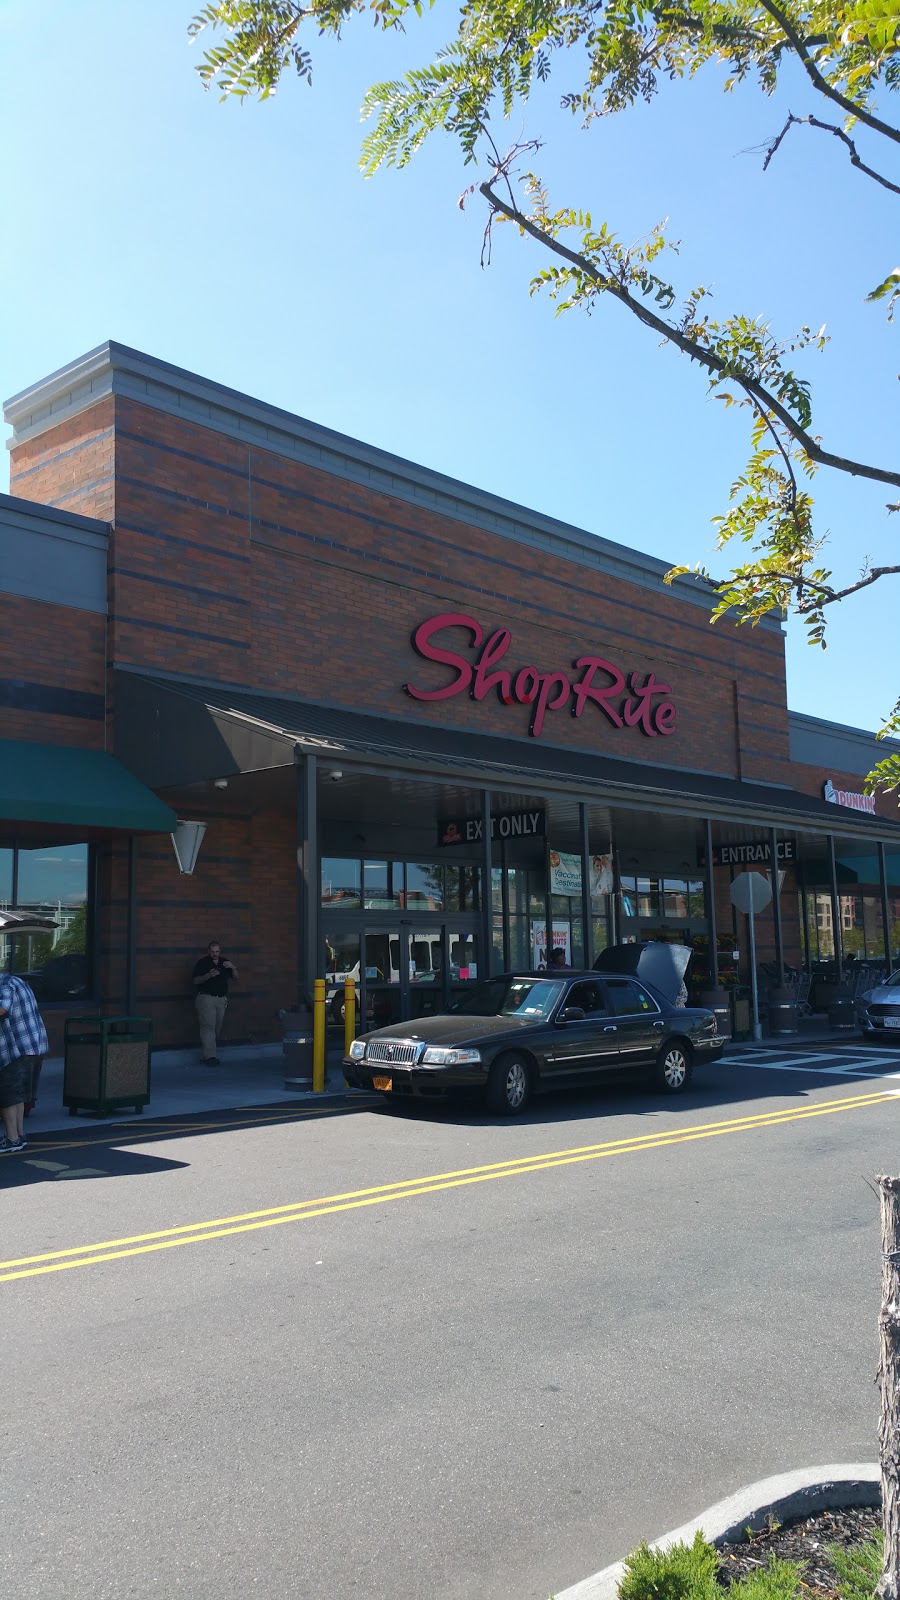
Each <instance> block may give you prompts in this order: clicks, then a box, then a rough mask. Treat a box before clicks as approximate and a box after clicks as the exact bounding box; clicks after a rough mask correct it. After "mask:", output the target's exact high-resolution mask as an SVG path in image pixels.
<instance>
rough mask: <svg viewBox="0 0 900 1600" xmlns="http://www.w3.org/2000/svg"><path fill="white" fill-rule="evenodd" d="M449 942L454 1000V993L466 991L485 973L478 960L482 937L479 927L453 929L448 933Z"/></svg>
mask: <svg viewBox="0 0 900 1600" xmlns="http://www.w3.org/2000/svg"><path fill="white" fill-rule="evenodd" d="M447 943H448V946H449V949H448V960H447V970H448V976H449V979H450V998H451V1000H452V999H453V996H454V995H458V994H462V993H464V992H465V990H466V989H467V988H468V987H469V985H470V984H472V983H478V982H479V981H480V980H481V978H482V977H484V976H485V974H484V973H482V971H481V968H480V966H479V961H478V957H479V944H480V939H479V931H478V930H477V929H475V928H471V929H470V928H463V929H461V930H459V931H457V930H456V929H453V930H452V931H451V932H449V933H448V935H447Z"/></svg>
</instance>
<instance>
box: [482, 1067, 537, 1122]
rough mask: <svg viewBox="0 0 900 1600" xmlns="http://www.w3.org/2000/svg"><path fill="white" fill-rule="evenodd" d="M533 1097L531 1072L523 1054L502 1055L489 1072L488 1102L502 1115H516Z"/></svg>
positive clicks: (493, 1109) (492, 1108)
mask: <svg viewBox="0 0 900 1600" xmlns="http://www.w3.org/2000/svg"><path fill="white" fill-rule="evenodd" d="M530 1099H531V1074H530V1072H529V1070H528V1065H527V1063H526V1061H525V1060H524V1058H523V1057H522V1056H501V1057H500V1059H499V1061H495V1062H494V1064H493V1066H492V1067H491V1070H490V1072H489V1073H488V1082H487V1102H488V1105H489V1106H490V1108H491V1110H492V1111H495V1112H496V1113H497V1115H498V1116H501V1117H515V1116H518V1114H519V1112H520V1111H524V1110H525V1107H526V1106H527V1104H528V1102H529V1100H530Z"/></svg>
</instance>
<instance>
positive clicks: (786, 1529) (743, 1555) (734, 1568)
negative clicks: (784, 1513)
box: [719, 1507, 881, 1596]
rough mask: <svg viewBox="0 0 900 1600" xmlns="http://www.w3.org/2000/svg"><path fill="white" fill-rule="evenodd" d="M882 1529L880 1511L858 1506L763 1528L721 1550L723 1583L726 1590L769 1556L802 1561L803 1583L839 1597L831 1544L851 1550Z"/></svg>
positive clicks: (814, 1589)
mask: <svg viewBox="0 0 900 1600" xmlns="http://www.w3.org/2000/svg"><path fill="white" fill-rule="evenodd" d="M880 1527H881V1511H880V1509H878V1508H877V1507H873V1508H872V1509H871V1510H870V1509H868V1508H864V1507H855V1508H853V1509H851V1510H847V1511H821V1512H819V1513H818V1515H816V1516H814V1517H806V1518H805V1519H804V1520H803V1521H802V1522H786V1523H784V1524H783V1526H781V1527H779V1528H775V1529H774V1530H773V1529H769V1528H763V1529H762V1531H761V1532H759V1533H754V1534H753V1535H752V1536H751V1537H750V1539H748V1540H747V1541H746V1542H744V1543H741V1544H723V1545H721V1546H720V1547H719V1555H720V1557H721V1561H722V1565H721V1568H720V1582H721V1583H722V1585H723V1587H724V1588H727V1587H728V1585H729V1584H730V1583H732V1582H734V1581H735V1580H736V1579H738V1578H745V1577H747V1576H749V1574H750V1573H751V1572H755V1571H757V1570H758V1568H759V1567H762V1566H765V1564H766V1561H767V1560H768V1558H769V1555H770V1554H771V1555H776V1556H779V1557H780V1558H781V1560H782V1561H800V1562H802V1563H803V1566H804V1568H805V1573H804V1582H805V1584H807V1585H808V1587H809V1589H810V1590H811V1591H812V1592H813V1593H814V1594H821V1595H834V1596H837V1595H839V1594H840V1588H839V1586H838V1576H837V1573H836V1572H835V1570H834V1567H833V1566H832V1565H831V1562H830V1561H829V1559H828V1555H827V1551H828V1548H829V1546H830V1545H833V1544H839V1545H846V1546H848V1547H850V1546H853V1545H855V1544H862V1543H863V1541H864V1540H866V1539H867V1538H868V1537H869V1536H870V1534H873V1533H876V1532H877V1531H878V1530H879V1529H880Z"/></svg>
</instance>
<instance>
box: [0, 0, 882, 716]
mask: <svg viewBox="0 0 900 1600" xmlns="http://www.w3.org/2000/svg"><path fill="white" fill-rule="evenodd" d="M191 12H192V5H191V0H128V4H127V5H123V4H122V0H66V3H65V4H64V3H62V0H56V3H55V4H53V5H51V7H50V10H49V14H48V12H47V11H45V10H41V9H38V10H36V9H35V7H34V5H33V4H32V3H29V0H0V54H2V59H3V61H4V94H3V100H2V105H0V126H2V135H3V139H2V148H3V151H4V155H5V162H4V201H5V205H4V211H5V218H6V228H5V230H4V233H5V249H4V252H3V267H2V277H3V282H2V289H3V306H4V315H3V319H2V326H0V388H2V391H3V394H4V395H10V394H12V393H14V392H15V391H16V390H18V389H20V388H23V387H24V386H25V385H26V384H28V383H30V382H32V381H33V380H35V379H36V378H38V377H40V376H42V375H43V374H45V373H46V372H49V371H51V370H52V369H53V368H55V367H57V366H60V365H61V364H63V363H64V362H66V361H68V360H70V359H72V358H73V357H74V356H76V355H78V354H80V353H82V352H83V351H85V350H87V349H90V348H91V347H93V346H94V345H97V344H99V343H100V342H102V340H104V339H106V338H114V339H118V340H121V341H122V342H124V343H126V344H130V345H134V346H137V347H138V348H140V349H144V350H147V351H149V352H151V353H152V354H154V355H157V356H160V357H162V358H163V359H166V360H169V361H173V362H176V363H177V364H179V365H181V366H184V367H187V368H190V369H192V370H194V371H198V372H201V373H204V374H206V375H208V376H210V377H212V378H215V379H218V380H219V381H221V382H223V383H226V384H230V385H232V386H234V387H235V388H238V389H242V390H245V391H247V392H248V393H250V394H254V395H258V396H260V397H261V398H263V399H265V400H269V401H271V402H273V403H275V404H277V405H281V406H285V407H287V408H288V409H290V410H292V411H295V412H299V413H300V414H301V415H304V416H307V417H311V418H313V419H315V420H316V421H318V422H321V423H324V424H326V425H328V426H330V427H334V428H338V429H340V430H342V431H344V432H346V433H349V434H351V435H353V436H354V437H357V438H360V439H364V440H367V441H369V442H371V443H373V444H376V445H379V446H381V447H382V448H384V449H388V450H392V451H395V452H397V453H398V454H400V455H403V456H406V457H409V458H411V459H412V460H415V461H420V462H422V463H424V464H425V465H428V466H431V467H434V468H437V469H439V470H441V471H444V472H448V473H451V474H453V475H454V476H456V477H459V478H462V479H464V480H467V481H469V482H471V483H474V484H477V485H479V486H480V487H483V488H485V489H489V490H492V491H494V492H495V493H498V494H501V495H506V496H508V497H509V498H511V499H514V500H518V501H520V502H522V503H524V504H525V505H530V506H534V507H536V508H539V509H540V510H542V511H546V512H548V513H551V514H552V515H554V516H558V517H561V518H563V519H564V520H567V521H570V522H573V523H575V524H576V525H578V526H580V527H584V528H587V529H588V530H591V531H594V532H596V533H600V534H603V535H605V536H606V537H608V538H612V539H616V540H620V541H621V542H622V543H624V544H629V545H632V546H635V547H637V548H639V549H643V550H647V551H650V552H652V553H654V554H656V555H659V556H661V557H663V558H664V559H666V560H672V561H675V560H685V561H689V562H693V561H698V560H701V561H707V562H709V563H710V564H712V563H713V557H712V555H711V550H712V544H713V532H712V528H711V526H710V518H711V517H712V516H713V515H714V514H715V513H716V512H719V511H722V510H724V509H725V502H726V499H727V490H728V486H729V484H730V481H731V478H732V476H733V475H734V474H735V472H736V471H738V470H739V469H740V467H741V465H742V460H743V452H744V446H745V432H744V423H743V421H741V420H737V419H736V413H735V412H733V411H732V412H730V413H728V414H726V413H725V410H724V407H722V406H721V405H720V404H718V403H717V402H715V401H713V400H711V399H709V398H708V397H707V395H706V391H705V385H704V383H703V380H702V377H701V376H700V374H699V373H697V372H695V371H693V370H692V369H691V368H690V367H689V366H688V364H687V362H686V361H685V360H684V359H683V358H681V357H679V356H677V355H676V354H675V353H674V352H673V351H671V350H663V351H661V350H659V349H658V348H657V346H656V343H655V340H654V338H653V337H652V336H651V335H648V334H646V333H644V332H643V331H642V330H640V329H639V328H637V327H636V326H634V325H633V323H632V321H631V319H630V318H628V317H627V315H626V313H624V312H622V311H620V310H619V309H618V308H617V307H616V306H615V305H612V304H610V305H608V306H603V307H601V308H600V310H598V312H597V313H595V315H594V316H592V317H591V318H587V317H584V316H579V315H576V314H572V313H570V314H569V315H568V316H566V317H563V318H561V319H556V318H555V317H554V315H553V308H552V306H551V304H550V302H549V301H547V300H544V299H543V298H542V297H540V296H538V297H535V298H534V299H530V298H529V295H528V282H529V279H530V276H531V275H532V274H533V273H534V272H536V271H538V270H539V268H540V266H541V265H542V264H543V262H542V256H541V252H540V250H539V249H538V247H537V246H533V245H531V244H529V243H524V244H523V243H522V242H521V241H519V239H518V238H517V237H516V236H515V235H514V234H513V232H512V230H511V229H500V230H498V233H497V236H496V239H495V248H494V260H493V264H492V266H491V267H490V269H489V270H488V271H483V270H482V269H481V268H480V266H479V250H480V242H481V232H482V228H483V214H482V211H481V210H480V208H479V205H478V204H476V203H472V204H471V205H470V206H469V207H468V208H467V209H466V211H464V212H461V211H460V210H459V208H458V206H457V198H458V195H459V193H460V191H461V190H462V188H463V187H464V185H465V184H466V183H468V182H470V181H471V179H472V177H474V176H476V175H477V174H475V173H473V172H472V171H471V169H469V172H468V173H466V172H464V170H463V169H462V167H461V165H460V160H459V157H458V155H457V151H456V148H455V146H454V144H453V143H452V141H451V140H449V139H446V138H443V137H442V138H438V139H437V140H435V141H434V142H433V144H432V145H431V146H430V147H429V148H428V149H426V151H425V152H424V153H423V155H422V156H421V157H420V158H419V159H418V160H417V161H416V162H415V163H414V164H413V166H412V167H411V168H409V169H407V170H406V171H405V172H402V173H386V174H381V175H379V176H377V177H375V178H373V179H370V180H363V179H362V178H361V177H360V175H359V173H358V170H357V164H356V163H357V157H358V151H359V143H360V139H361V128H360V123H359V116H358V107H359V104H360V101H361V99H362V95H363V92H364V90H365V88H366V87H367V85H368V84H369V83H370V82H372V81H373V80H374V79H379V78H383V77H387V76H391V75H394V74H395V73H397V72H399V71H400V70H402V68H403V67H404V66H406V65H411V64H415V63H417V62H420V61H422V60H424V59H425V58H426V57H427V55H428V51H429V46H430V45H433V44H434V43H436V42H439V40H440V39H441V38H442V37H444V36H445V35H446V34H449V32H450V31H451V30H452V21H453V14H454V13H453V9H452V8H451V7H449V6H446V5H443V4H442V3H441V0H438V5H437V6H436V8H435V13H434V14H432V15H431V16H430V17H428V18H427V19H426V21H425V23H424V24H419V25H416V26H414V27H412V28H411V30H410V32H409V33H408V34H407V35H406V36H405V37H402V36H393V37H390V38H383V37H381V36H380V35H378V34H377V33H375V32H374V31H373V29H372V27H371V25H370V24H369V23H368V21H363V22H361V23H359V24H357V25H355V26H354V25H351V26H348V28H347V30H346V33H345V39H344V41H343V42H342V44H341V45H339V46H337V45H334V44H325V45H323V44H321V43H320V42H319V43H317V42H316V41H315V40H314V41H313V48H314V51H315V61H316V76H315V81H314V85H313V88H312V89H311V90H310V89H308V88H307V87H306V85H305V84H299V83H297V84H294V83H290V84H286V85H285V87H284V88H283V90H282V91H281V92H280V93H279V95H278V96H277V97H276V99H275V100H274V101H270V102H268V103H267V104H266V105H262V106H259V105H253V104H249V103H248V104H246V105H244V106H243V107H240V106H238V105H219V104H218V103H217V100H216V98H215V97H214V96H213V95H209V94H204V93H203V91H202V89H201V87H200V84H199V80H198V79H197V78H196V75H195V73H194V70H193V68H194V65H195V63H196V61H197V59H198V50H197V47H196V46H194V47H191V46H189V45H188V43H187V38H186V25H187V23H188V21H189V19H190V16H191ZM721 81H722V79H721V76H720V75H718V74H717V73H716V72H715V71H711V72H709V73H708V74H707V75H706V76H705V77H704V78H702V79H701V80H699V81H698V82H695V83H694V84H693V85H691V86H686V85H674V86H671V87H667V89H666V91H665V94H664V95H663V97H662V98H661V100H659V101H657V102H656V103H655V104H654V105H653V106H652V107H649V108H648V107H643V106H641V107H639V108H637V109H636V110H634V111H633V112H629V113H627V114H625V115H623V116H620V117H617V118H613V119H609V120H605V121H603V122H602V123H600V124H598V125H595V127H594V128H593V130H592V131H591V132H589V133H586V134H585V133H583V132H582V131H581V129H580V127H579V125H578V124H577V122H575V121H574V120H572V119H571V118H569V117H568V116H563V114H562V113H560V112H559V110H558V109H557V98H558V94H559V92H560V91H561V89H562V88H563V87H567V86H568V83H567V82H566V83H564V82H563V79H562V77H557V79H556V81H555V82H554V84H553V86H552V90H551V91H550V92H548V93H546V94H544V95H543V96H542V97H541V100H540V102H539V103H536V104H535V105H534V107H533V108H532V109H531V110H530V111H529V114H528V117H527V120H526V121H525V122H524V123H523V122H522V121H520V120H517V121H516V123H515V124H514V126H513V128H512V129H511V136H513V137H517V136H519V134H520V133H521V132H522V131H525V132H526V133H527V134H528V135H534V134H538V135H540V136H542V137H544V138H545V139H546V140H547V144H546V147H545V149H544V150H543V151H542V152H541V154H540V156H539V157H538V158H536V161H535V164H536V166H537V169H538V170H539V171H540V173H541V174H542V176H544V177H545V178H546V179H547V180H548V182H549V184H550V186H551V192H552V195H553V197H554V199H555V200H558V202H559V203H560V204H562V203H563V202H571V203H576V204H579V205H583V206H584V207H585V208H587V209H589V210H590V211H591V212H592V214H593V217H594V220H595V221H597V220H599V219H600V218H604V219H606V220H607V221H609V222H610V223H611V225H613V226H614V227H615V228H616V230H617V231H618V232H619V233H620V234H621V235H622V236H623V237H625V238H627V239H631V238H636V237H638V236H640V235H642V234H644V233H645V232H646V231H647V230H649V228H651V227H652V226H653V225H654V224H655V223H657V222H659V221H661V220H662V219H663V218H665V217H668V218H669V219H670V220H669V225H670V232H671V234H672V236H673V237H676V238H680V239H681V240H682V241H683V247H682V254H681V257H680V262H679V263H676V264H674V265H675V270H676V271H677V272H678V274H679V279H678V281H679V283H680V285H681V286H682V287H684V288H685V289H687V288H689V287H691V286H692V285H693V284H694V283H697V282H700V281H703V282H706V283H711V284H712V285H713V288H714V290H715V295H716V300H715V306H716V308H717V310H718V311H719V312H720V313H721V314H726V313H727V312H729V311H733V310H742V311H745V312H747V313H749V314H754V315H756V314H764V315H766V316H768V317H770V318H771V320H772V322H773V326H774V327H775V328H776V330H778V331H780V332H789V331H790V330H791V329H793V328H794V327H797V326H799V325H800V324H802V323H804V322H806V323H809V324H811V325H812V326H813V327H816V328H817V327H818V326H819V325H820V324H821V323H823V322H824V323H827V324H828V328H829V331H830V333H831V335H832V344H831V345H830V347H829V349H828V352H827V354H826V355H825V356H824V357H821V356H818V357H817V356H813V355H810V357H809V359H808V362H807V367H808V370H809V374H810V376H811V377H812V378H813V380H814V383H815V391H814V398H815V418H814V425H815V428H816V431H818V432H820V433H822V434H823V435H824V436H825V439H826V443H827V444H828V445H829V446H830V447H831V448H834V449H836V450H838V451H840V452H841V453H844V454H857V455H859V456H860V457H862V458H863V459H865V460H875V461H878V462H888V461H890V460H892V459H895V455H894V453H893V451H892V446H895V441H896V430H897V398H898V392H897V382H898V369H900V351H898V347H897V340H898V338H900V328H898V329H894V328H891V327H888V326H887V324H886V322H885V320H884V316H883V313H882V312H881V311H879V310H878V309H876V308H874V307H871V306H866V305H865V304H864V298H865V294H866V292H867V291H868V289H870V288H871V287H872V285H873V284H874V283H876V282H877V281H879V279H880V278H881V277H883V276H884V275H885V274H886V273H887V271H888V270H890V268H891V267H893V266H894V265H895V249H896V246H895V242H894V237H895V229H894V228H893V227H892V222H893V218H892V217H891V215H890V214H889V206H890V205H891V201H890V197H889V196H887V195H886V194H884V195H882V193H881V191H877V190H875V189H873V187H872V186H871V185H869V184H867V183H866V182H865V181H864V180H863V179H862V178H860V177H858V176H857V175H856V174H854V173H853V172H852V171H851V170H850V168H849V166H848V165H847V163H846V160H845V159H844V158H843V155H842V152H841V150H840V149H839V147H838V145H837V141H835V140H831V139H829V138H828V137H827V136H823V135H816V134H814V133H812V132H810V131H808V130H805V129H799V130H794V132H793V133H792V135H791V138H790V139H789V140H788V141H786V144H785V146H784V147H783V149H782V152H781V154H780V155H779V157H778V158H777V160H776V162H775V163H774V164H773V167H772V168H771V169H770V171H769V172H768V173H767V174H763V173H762V170H761V167H762V163H761V158H760V157H759V155H758V154H757V155H754V154H749V153H747V152H748V151H750V150H751V149H752V148H753V147H756V146H758V145H759V144H760V143H761V142H762V141H763V140H765V138H766V137H767V136H768V135H771V134H773V133H774V132H776V131H777V130H778V129H779V128H780V126H781V124H782V122H783V120H784V116H785V114H786V110H787V109H788V108H790V109H792V110H793V111H795V112H796V113H798V114H803V113H805V112H807V111H810V110H816V109H817V108H816V107H814V105H813V103H812V99H811V95H809V94H807V92H806V88H805V85H804V84H803V83H801V82H800V81H799V80H795V81H794V82H793V83H792V84H790V85H789V86H787V87H786V89H785V91H784V92H783V93H782V94H781V95H780V97H779V99H778V100H777V101H766V100H764V99H762V98H761V96H760V95H759V94H758V93H757V91H756V90H755V89H752V88H745V89H743V90H741V91H739V92H737V93H736V94H733V95H730V96H725V95H723V94H722V93H721ZM804 359H805V358H804ZM2 481H3V484H4V486H5V484H6V481H7V480H6V478H5V476H4V478H3V480H2ZM817 486H818V491H817V492H818V497H819V503H820V506H821V513H822V515H821V527H822V529H823V530H824V529H825V528H830V529H831V530H832V532H833V535H834V544H833V549H832V552H831V554H832V563H833V565H834V568H835V570H836V572H837V573H838V574H839V575H840V576H841V577H842V578H845V579H849V578H852V577H853V576H854V575H855V573H856V571H857V569H858V567H859V563H860V561H861V559H862V558H863V557H864V556H865V555H867V554H868V555H870V556H871V557H872V558H873V559H874V560H875V561H877V562H881V561H891V560H896V559H897V555H896V549H897V542H898V538H900V519H897V520H894V519H890V518H888V517H887V515H886V513H885V510H884V505H885V501H886V500H887V499H888V498H890V497H891V496H890V495H889V494H887V493H885V491H884V490H882V489H878V488H869V487H866V486H863V487H859V486H857V485H855V484H853V483H851V482H849V481H846V482H834V481H830V480H826V478H825V477H824V476H823V475H822V474H820V475H819V477H818V479H817ZM898 598H900V588H898V580H897V579H888V580H886V581H884V582H883V583H882V584H881V585H878V586H876V587H875V588H873V589H872V590H871V591H869V592H868V593H867V594H865V595H863V596H860V597H859V598H857V599H855V600H852V601H850V602H848V603H846V604H844V605H842V606H841V608H840V610H839V611H838V612H836V613H835V620H834V623H833V624H832V628H831V632H830V645H829V649H828V650H827V652H825V654H824V655H823V654H822V653H821V652H818V651H813V650H811V649H809V648H808V647H807V646H806V645H805V643H804V642H803V636H802V629H800V628H799V627H797V626H792V627H791V629H790V630H789V642H788V670H789V691H790V702H791V705H792V707H793V708H794V709H796V710H799V711H806V712H809V713H811V714H814V715H820V716H825V717H830V718H833V719H835V720H837V721H842V722H848V723H851V724H854V725H856V726H868V727H875V726H877V724H878V722H879V720H880V719H881V718H882V717H883V716H884V715H886V714H887V712H888V711H889V710H890V708H891V706H892V705H893V702H894V700H895V699H896V697H897V694H898V692H900V672H898V671H897V654H898V653H897V650H896V646H895V640H896V636H897V628H896V622H895V618H896V614H897V603H898Z"/></svg>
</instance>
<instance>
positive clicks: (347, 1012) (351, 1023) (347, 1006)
mask: <svg viewBox="0 0 900 1600" xmlns="http://www.w3.org/2000/svg"><path fill="white" fill-rule="evenodd" d="M355 1038H356V984H355V983H354V981H353V979H352V978H345V979H344V1055H345V1056H349V1054H350V1046H351V1045H352V1043H353V1041H354V1039H355Z"/></svg>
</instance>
